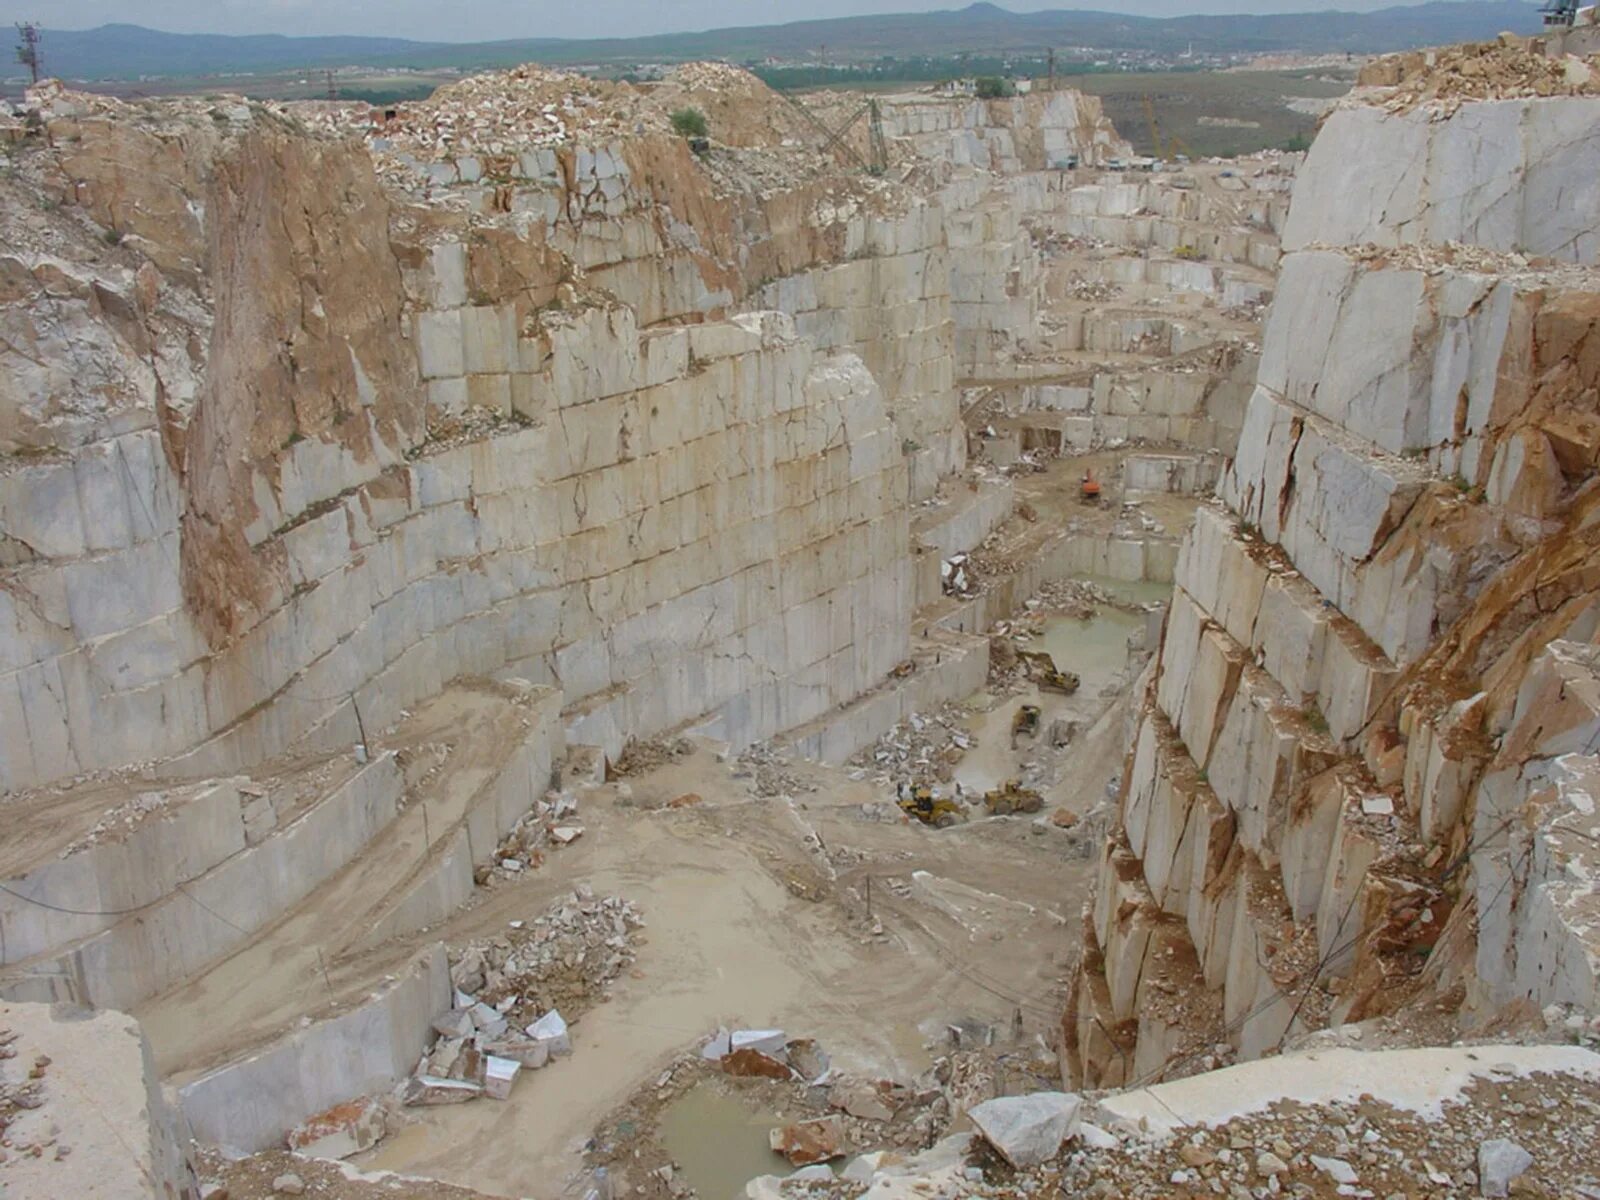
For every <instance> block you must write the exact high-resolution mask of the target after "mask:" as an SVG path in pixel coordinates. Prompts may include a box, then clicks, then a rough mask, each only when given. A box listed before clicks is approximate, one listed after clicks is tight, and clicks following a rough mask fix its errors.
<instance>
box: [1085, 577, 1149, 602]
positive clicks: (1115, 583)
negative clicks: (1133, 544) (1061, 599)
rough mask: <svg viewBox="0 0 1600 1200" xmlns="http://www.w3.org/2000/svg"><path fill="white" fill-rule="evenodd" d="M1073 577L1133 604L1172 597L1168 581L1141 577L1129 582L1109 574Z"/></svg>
mask: <svg viewBox="0 0 1600 1200" xmlns="http://www.w3.org/2000/svg"><path fill="white" fill-rule="evenodd" d="M1074 578H1076V579H1081V580H1082V581H1083V582H1084V583H1092V584H1093V585H1094V586H1095V587H1097V588H1100V589H1101V590H1102V591H1105V592H1109V593H1110V594H1111V595H1113V596H1116V597H1117V598H1118V599H1120V600H1127V601H1129V602H1130V603H1133V604H1151V603H1156V604H1165V603H1166V602H1167V601H1168V600H1171V599H1172V585H1171V584H1170V583H1150V582H1148V581H1146V580H1143V579H1140V580H1136V581H1132V582H1130V581H1129V580H1126V579H1112V578H1111V577H1110V576H1109V575H1081V576H1074Z"/></svg>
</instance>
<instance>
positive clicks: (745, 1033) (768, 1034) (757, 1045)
mask: <svg viewBox="0 0 1600 1200" xmlns="http://www.w3.org/2000/svg"><path fill="white" fill-rule="evenodd" d="M788 1041H789V1039H788V1038H786V1037H784V1035H783V1030H781V1029H735V1030H734V1031H733V1033H732V1035H731V1036H730V1038H729V1048H730V1049H732V1050H759V1051H761V1053H763V1054H766V1055H770V1056H771V1057H773V1058H777V1059H781V1058H782V1057H783V1055H784V1051H785V1047H786V1046H787V1045H788Z"/></svg>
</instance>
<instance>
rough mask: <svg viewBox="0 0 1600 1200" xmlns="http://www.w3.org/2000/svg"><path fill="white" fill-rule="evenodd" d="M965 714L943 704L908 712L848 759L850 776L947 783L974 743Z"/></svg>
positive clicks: (886, 781)
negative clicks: (934, 707) (927, 710)
mask: <svg viewBox="0 0 1600 1200" xmlns="http://www.w3.org/2000/svg"><path fill="white" fill-rule="evenodd" d="M968 715H969V714H968V713H967V712H966V711H965V710H964V709H962V708H961V707H960V706H959V705H955V704H946V705H944V706H942V707H941V708H940V709H939V710H938V711H937V712H933V713H912V714H911V716H910V717H909V718H907V719H906V720H905V721H902V722H900V723H899V724H897V725H895V726H894V727H893V728H891V729H890V730H889V732H887V733H885V734H884V735H883V736H882V737H880V738H879V739H878V740H877V741H876V742H874V743H873V744H872V745H870V746H868V747H867V748H866V749H864V750H860V751H857V753H856V755H855V757H853V758H852V759H850V761H849V764H848V765H849V766H850V767H852V768H854V770H852V772H851V775H852V777H853V778H856V779H865V778H867V776H868V774H869V773H870V774H871V777H872V779H873V782H875V783H879V784H894V783H900V782H906V783H911V784H921V783H931V782H933V781H934V780H938V781H940V782H949V780H950V779H951V778H953V777H954V775H955V769H956V766H957V764H959V763H960V762H961V760H962V759H963V758H965V757H966V755H967V751H969V750H971V749H972V748H973V747H974V746H975V745H977V738H976V737H975V736H973V734H972V732H971V731H970V730H969V729H968V727H967V718H968Z"/></svg>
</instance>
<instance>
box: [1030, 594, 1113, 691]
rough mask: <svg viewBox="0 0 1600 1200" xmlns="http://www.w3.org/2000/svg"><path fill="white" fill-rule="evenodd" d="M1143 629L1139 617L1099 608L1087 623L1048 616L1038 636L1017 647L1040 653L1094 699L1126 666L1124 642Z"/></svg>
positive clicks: (1072, 618) (1111, 609)
mask: <svg viewBox="0 0 1600 1200" xmlns="http://www.w3.org/2000/svg"><path fill="white" fill-rule="evenodd" d="M1143 630H1144V617H1143V616H1142V615H1136V614H1134V613H1126V612H1123V611H1122V610H1121V609H1120V608H1102V609H1101V610H1100V611H1099V612H1097V613H1095V615H1094V616H1092V617H1090V618H1089V619H1088V620H1087V621H1080V620H1078V619H1077V618H1075V617H1052V618H1051V619H1050V620H1048V621H1046V622H1045V623H1044V629H1043V630H1042V631H1041V632H1040V633H1039V635H1038V636H1036V637H1034V638H1033V639H1032V640H1031V641H1028V642H1019V643H1018V645H1020V646H1023V647H1024V648H1025V649H1028V650H1043V651H1044V652H1045V653H1046V654H1048V655H1050V657H1052V658H1054V659H1055V660H1056V666H1057V667H1059V668H1060V669H1061V670H1063V671H1071V672H1072V673H1073V674H1074V675H1076V676H1078V678H1079V679H1081V680H1082V681H1083V683H1082V687H1081V689H1080V690H1081V693H1082V694H1083V695H1085V696H1088V697H1095V696H1098V695H1099V693H1100V689H1101V688H1103V687H1105V686H1106V684H1108V683H1110V682H1111V681H1112V680H1113V679H1115V678H1116V676H1117V675H1118V674H1119V673H1120V672H1121V671H1122V669H1123V668H1124V667H1126V666H1127V665H1128V639H1129V638H1130V637H1132V636H1133V635H1134V634H1135V633H1140V632H1142V631H1143Z"/></svg>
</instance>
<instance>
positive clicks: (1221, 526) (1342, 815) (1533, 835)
mask: <svg viewBox="0 0 1600 1200" xmlns="http://www.w3.org/2000/svg"><path fill="white" fill-rule="evenodd" d="M1490 147H1493V150H1492V151H1490V150H1489V148H1490ZM1596 155H1600V101H1597V100H1595V99H1592V98H1552V99H1531V98H1527V99H1514V100H1489V101H1483V102H1475V103H1464V104H1460V105H1459V106H1458V107H1455V108H1453V109H1451V110H1450V111H1449V112H1447V113H1435V112H1431V111H1429V110H1428V109H1426V108H1421V109H1416V110H1413V111H1411V112H1408V113H1392V112H1384V111H1381V110H1379V109H1377V108H1371V107H1364V106H1362V105H1359V104H1352V105H1350V106H1348V107H1346V108H1343V109H1341V110H1339V111H1338V112H1336V113H1335V114H1334V115H1333V117H1332V118H1330V120H1329V121H1328V122H1327V124H1326V125H1325V127H1324V129H1323V131H1322V133H1321V134H1320V135H1319V137H1318V139H1317V142H1316V144H1315V145H1314V146H1313V148H1312V151H1311V153H1310V155H1309V157H1308V159H1307V162H1306V164H1305V167H1304V168H1303V170H1302V172H1301V174H1300V176H1299V178H1298V180H1297V183H1296V186H1295V192H1294V199H1293V203H1292V205H1291V209H1290V213H1289V219H1288V223H1287V227H1286V230H1285V236H1284V244H1285V249H1286V251H1289V252H1288V253H1287V254H1286V256H1285V259H1284V262H1283V269H1282V275H1281V279H1280V286H1279V289H1278V293H1277V298H1276V300H1275V302H1274V305H1273V308H1272V311H1271V314H1270V317H1269V319H1268V324H1267V331H1266V337H1265V342H1264V345H1263V347H1262V356H1261V364H1260V370H1259V374H1258V377H1257V384H1256V388H1255V391H1254V394H1253V395H1252V397H1251V399H1250V402H1249V405H1248V409H1247V412H1246V415H1245V418H1244V424H1243V429H1242V432H1241V435H1240V441H1239V446H1238V452H1237V455H1236V457H1235V460H1234V462H1233V464H1232V466H1231V468H1230V469H1229V471H1228V472H1227V473H1226V476H1225V478H1224V479H1223V482H1222V485H1221V487H1220V489H1219V495H1220V498H1221V501H1222V503H1219V504H1218V505H1216V506H1215V507H1213V508H1210V509H1202V510H1201V512H1200V514H1199V518H1198V520H1197V522H1196V525H1195V527H1194V529H1193V530H1192V531H1191V533H1190V534H1189V536H1188V539H1187V540H1186V542H1185V544H1184V547H1183V551H1182V553H1181V555H1180V558H1179V562H1178V567H1177V589H1176V592H1175V595H1174V599H1173V604H1172V609H1171V613H1170V616H1169V618H1168V623H1167V628H1166V633H1165V637H1164V640H1163V645H1162V650H1161V653H1160V655H1159V657H1158V659H1157V661H1156V662H1155V663H1154V664H1153V665H1152V668H1151V671H1150V674H1149V677H1148V679H1147V681H1146V686H1145V691H1144V701H1143V706H1142V708H1141V709H1140V711H1139V712H1138V715H1137V718H1136V721H1135V727H1134V729H1133V732H1132V748H1131V752H1130V756H1129V759H1128V768H1127V770H1126V772H1125V781H1124V787H1123V793H1122V797H1121V803H1120V822H1119V828H1118V830H1117V831H1116V835H1115V837H1114V839H1113V840H1112V842H1111V843H1110V844H1109V845H1108V846H1107V848H1106V852H1105V856H1104V858H1103V861H1102V865H1101V871H1100V880H1099V885H1098V894H1097V898H1096V900H1095V902H1094V904H1093V905H1092V907H1091V909H1090V911H1089V912H1087V913H1086V914H1085V933H1084V945H1085V953H1084V957H1083V964H1082V968H1081V970H1080V972H1079V975H1078V978H1077V981H1076V984H1075V988H1074V992H1073V996H1072V1000H1071V1003H1070V1006H1069V1010H1068V1012H1067V1014H1066V1017H1065V1020H1064V1023H1063V1061H1064V1064H1065V1066H1066V1067H1067V1069H1068V1072H1069V1078H1071V1079H1073V1080H1076V1081H1079V1082H1082V1083H1086V1084H1089V1085H1093V1086H1114V1085H1121V1084H1130V1083H1134V1082H1139V1083H1143V1082H1148V1081H1149V1080H1152V1079H1155V1078H1159V1077H1161V1076H1163V1075H1165V1074H1186V1073H1192V1072H1194V1071H1196V1070H1199V1069H1203V1068H1204V1067H1205V1066H1209V1065H1214V1064H1215V1062H1216V1061H1217V1059H1218V1057H1219V1056H1220V1057H1222V1058H1226V1057H1227V1056H1228V1055H1230V1054H1233V1053H1237V1054H1239V1055H1240V1056H1242V1057H1247V1058H1248V1057H1256V1056H1259V1055H1261V1054H1264V1053H1266V1052H1269V1051H1271V1050H1274V1049H1275V1048H1278V1047H1280V1046H1282V1045H1283V1044H1284V1043H1285V1042H1286V1040H1288V1039H1291V1038H1293V1037H1295V1036H1296V1035H1297V1034H1299V1033H1302V1032H1304V1031H1306V1030H1309V1029H1315V1028H1318V1027H1320V1026H1321V1025H1323V1024H1325V1023H1337V1022H1343V1021H1349V1020H1358V1019H1361V1018H1363V1017H1367V1016H1372V1015H1376V1014H1379V1013H1383V1012H1387V1011H1393V1010H1395V1009H1396V1008H1399V1007H1401V1006H1403V1005H1404V1004H1406V1003H1407V1002H1408V1001H1410V1000H1413V999H1416V998H1418V997H1419V996H1428V997H1443V998H1445V999H1446V1000H1447V1001H1448V1002H1449V1003H1451V1004H1460V1005H1461V1006H1462V1007H1463V1009H1464V1010H1465V1011H1466V1013H1467V1014H1468V1016H1469V1018H1475V1017H1481V1018H1487V1017H1488V1016H1490V1015H1492V1014H1494V1013H1496V1012H1497V1011H1502V1010H1503V1009H1504V1006H1506V1005H1509V1004H1512V1003H1513V1002H1516V1003H1521V1004H1524V1005H1526V1004H1529V1003H1531V1004H1532V1005H1534V1006H1538V1007H1543V1006H1545V1005H1549V1004H1552V1003H1562V1004H1572V1005H1578V1006H1583V1007H1586V1008H1590V1009H1592V1008H1593V1007H1594V1005H1595V1004H1596V1002H1597V999H1600V990H1597V988H1600V972H1597V964H1600V913H1597V911H1596V909H1595V905H1594V896H1593V889H1594V883H1593V880H1594V878H1595V874H1594V872H1595V868H1596V866H1597V865H1600V850H1597V845H1600V842H1597V841H1596V840H1595V839H1594V834H1595V832H1596V822H1597V818H1596V814H1595V806H1594V801H1593V800H1592V799H1591V796H1592V795H1593V784H1594V782H1595V776H1596V773H1597V770H1600V763H1597V761H1596V759H1595V757H1594V755H1595V751H1596V746H1597V745H1600V660H1597V658H1596V648H1595V646H1594V645H1593V644H1592V643H1593V642H1594V640H1595V638H1596V635H1597V629H1600V600H1597V599H1596V597H1595V594H1594V588H1595V584H1596V582H1597V576H1596V574H1595V567H1594V563H1595V561H1596V559H1595V550H1596V540H1595V539H1596V535H1595V533H1594V509H1595V499H1594V495H1595V489H1594V486H1593V485H1594V481H1595V476H1596V468H1597V466H1600V324H1597V322H1600V271H1597V270H1596V267H1595V263H1596V259H1597V257H1600V244H1597V243H1596V242H1595V240H1594V237H1593V231H1594V230H1595V229H1596V228H1600V189H1596V187H1595V186H1594V182H1593V180H1594V176H1595V172H1594V170H1593V163H1594V161H1595V158H1596ZM1557 197H1560V200H1559V202H1558V201H1557Z"/></svg>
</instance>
